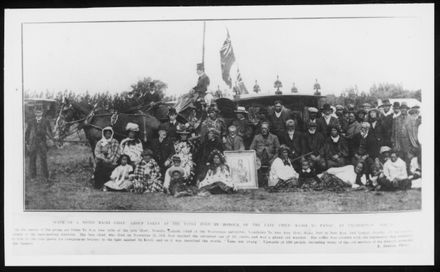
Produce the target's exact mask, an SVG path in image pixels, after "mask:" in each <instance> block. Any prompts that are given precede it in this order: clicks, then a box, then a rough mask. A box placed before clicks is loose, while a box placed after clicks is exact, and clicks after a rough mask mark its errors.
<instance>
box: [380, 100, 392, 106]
mask: <svg viewBox="0 0 440 272" xmlns="http://www.w3.org/2000/svg"><path fill="white" fill-rule="evenodd" d="M382 106H391V103H390V100H389V99H384V100H383V101H382Z"/></svg>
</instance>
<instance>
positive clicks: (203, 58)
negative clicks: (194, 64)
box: [202, 21, 206, 64]
mask: <svg viewBox="0 0 440 272" xmlns="http://www.w3.org/2000/svg"><path fill="white" fill-rule="evenodd" d="M205 31H206V22H205V21H203V46H202V63H203V64H205Z"/></svg>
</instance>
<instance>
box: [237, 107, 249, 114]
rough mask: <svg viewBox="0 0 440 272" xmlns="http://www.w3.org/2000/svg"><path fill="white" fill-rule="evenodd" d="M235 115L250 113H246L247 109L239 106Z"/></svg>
mask: <svg viewBox="0 0 440 272" xmlns="http://www.w3.org/2000/svg"><path fill="white" fill-rule="evenodd" d="M234 112H235V113H243V114H248V112H247V111H246V108H245V107H242V106H238V107H237V109H236V110H235V111H234Z"/></svg>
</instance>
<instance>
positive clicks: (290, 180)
mask: <svg viewBox="0 0 440 272" xmlns="http://www.w3.org/2000/svg"><path fill="white" fill-rule="evenodd" d="M290 154H291V151H290V149H289V147H287V146H286V145H281V146H280V148H279V150H278V157H277V158H276V159H275V160H274V161H273V162H272V165H271V167H270V174H269V182H268V185H269V187H271V191H277V190H280V189H285V188H289V187H292V186H296V185H298V173H297V172H296V171H295V169H294V167H293V162H292V160H291V158H290Z"/></svg>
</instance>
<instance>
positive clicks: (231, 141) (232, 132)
mask: <svg viewBox="0 0 440 272" xmlns="http://www.w3.org/2000/svg"><path fill="white" fill-rule="evenodd" d="M228 130H229V134H228V136H226V139H225V142H224V146H225V148H224V149H225V150H230V151H234V150H244V149H245V147H244V144H243V139H242V138H241V137H240V136H238V135H237V127H236V126H234V125H232V126H229V128H228Z"/></svg>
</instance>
